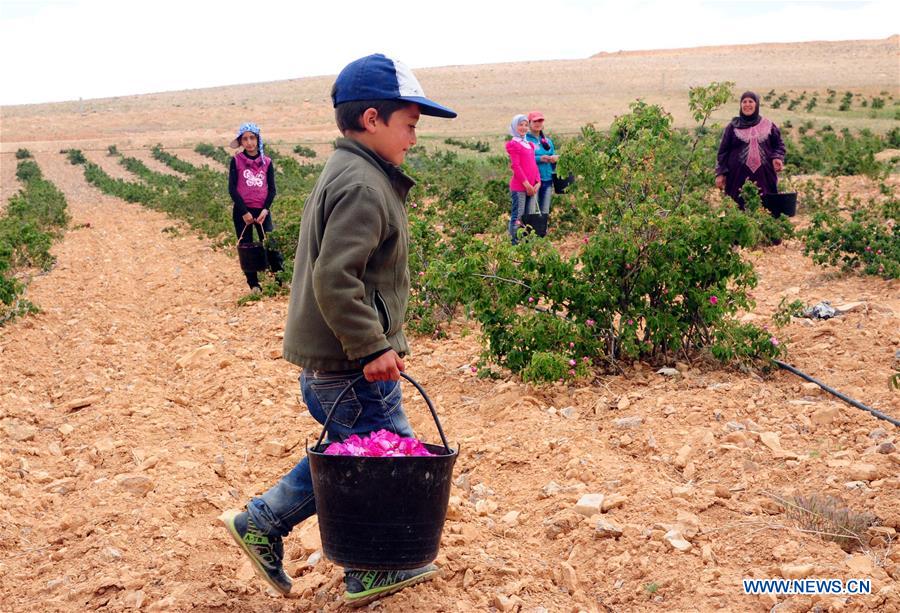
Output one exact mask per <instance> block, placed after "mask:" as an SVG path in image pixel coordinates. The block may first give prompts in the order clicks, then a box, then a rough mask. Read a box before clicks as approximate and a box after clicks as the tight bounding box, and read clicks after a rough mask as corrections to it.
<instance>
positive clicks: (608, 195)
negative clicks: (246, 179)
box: [110, 83, 894, 381]
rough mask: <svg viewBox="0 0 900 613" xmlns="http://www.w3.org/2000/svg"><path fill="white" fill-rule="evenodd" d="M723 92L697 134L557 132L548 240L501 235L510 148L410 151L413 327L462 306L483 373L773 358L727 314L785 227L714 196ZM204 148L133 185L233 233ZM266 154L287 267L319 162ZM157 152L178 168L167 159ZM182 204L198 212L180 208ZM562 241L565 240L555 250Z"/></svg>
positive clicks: (723, 87)
mask: <svg viewBox="0 0 900 613" xmlns="http://www.w3.org/2000/svg"><path fill="white" fill-rule="evenodd" d="M730 89H731V88H730V84H727V83H715V84H711V85H710V86H707V87H701V88H695V89H693V90H692V91H691V96H690V105H691V109H692V111H693V113H694V118H695V120H696V122H697V125H696V126H695V127H694V128H693V129H691V130H678V129H675V128H674V127H673V126H672V118H671V116H670V115H669V114H668V113H666V112H665V110H664V109H662V108H661V107H659V106H657V105H649V104H646V103H644V102H636V103H634V104H633V105H632V106H631V109H630V111H629V112H628V113H627V114H625V115H622V116H621V117H618V118H617V119H616V120H615V122H614V123H613V125H612V126H611V128H610V129H609V130H608V131H600V130H597V129H595V128H594V127H593V126H586V127H585V128H584V129H583V130H582V131H581V133H580V134H579V135H578V136H577V137H575V138H572V139H569V140H568V141H564V140H563V139H557V142H558V144H559V146H560V149H561V152H562V158H561V161H560V172H563V173H566V174H567V173H569V172H572V173H574V174H575V175H576V176H577V183H576V185H575V186H574V187H573V188H572V189H571V190H570V193H567V194H565V195H558V196H557V197H556V199H555V201H554V211H553V215H552V222H551V228H552V229H551V232H550V234H549V237H548V239H541V238H537V237H535V236H528V237H523V240H522V241H521V242H520V244H519V245H517V246H512V245H510V243H509V237H508V235H507V234H506V222H507V219H508V211H509V194H508V191H507V190H508V188H507V181H508V172H509V171H508V162H507V160H506V159H505V156H499V155H487V156H477V157H465V158H464V157H461V156H460V155H459V154H457V153H456V152H454V151H448V150H443V151H432V152H429V151H427V150H426V149H424V148H422V147H416V148H414V150H412V151H411V152H410V154H409V156H408V157H407V162H406V165H405V169H406V171H407V172H408V173H409V174H410V175H411V176H413V178H414V179H415V180H416V181H417V185H416V187H415V188H414V189H413V191H412V192H411V195H410V202H409V221H410V236H411V244H410V272H411V279H412V295H411V300H410V311H409V315H410V322H409V324H410V325H411V326H412V327H413V328H414V329H416V330H417V331H419V332H422V333H431V334H441V333H442V331H443V329H444V327H445V325H446V323H447V322H449V321H450V320H451V319H453V318H455V317H459V316H460V315H463V316H465V317H469V318H471V319H474V320H476V321H477V322H478V323H479V325H480V327H481V330H482V333H483V334H482V337H483V339H484V354H483V357H482V361H481V362H480V365H479V368H480V371H481V372H482V373H483V374H485V375H491V374H492V373H495V372H496V370H495V369H496V367H498V366H499V367H504V368H508V369H510V370H512V371H514V372H518V373H521V375H522V376H523V377H525V378H527V379H532V380H536V381H537V380H541V381H543V380H559V379H563V380H565V379H572V378H582V377H588V376H590V375H591V373H593V372H596V370H597V369H617V368H619V367H620V364H622V363H623V362H628V361H631V360H647V361H650V362H653V363H657V364H662V363H667V362H670V361H672V360H673V359H676V358H679V359H681V358H689V359H693V358H695V357H697V356H700V355H708V356H711V357H713V358H716V359H718V360H721V361H722V362H726V363H732V362H750V361H753V360H759V359H761V360H763V362H764V363H765V361H766V360H767V359H769V358H772V357H776V356H779V355H782V352H783V351H784V345H783V344H782V343H781V342H780V340H779V339H778V338H777V336H775V335H774V334H773V333H772V332H770V331H768V330H766V329H764V328H760V327H757V326H754V325H750V324H744V323H741V322H739V321H737V320H736V319H735V314H736V313H737V312H738V311H739V310H745V309H749V308H751V306H752V301H751V298H750V290H751V289H752V288H753V287H754V285H755V283H756V276H755V273H754V271H753V267H752V265H751V264H750V262H749V261H747V260H746V259H745V258H744V257H743V255H742V253H741V251H740V250H736V249H734V247H735V246H742V247H755V246H759V245H766V244H769V243H772V242H776V241H777V240H779V239H782V238H784V237H787V236H790V235H791V234H792V229H791V226H790V224H789V223H787V221H786V220H784V219H781V220H775V219H773V218H772V217H771V216H769V215H768V214H767V213H766V212H765V211H764V210H763V209H762V207H761V206H759V195H758V193H756V190H755V189H753V188H752V187H749V186H748V189H747V193H746V200H747V203H748V212H747V213H741V212H740V211H738V210H737V209H736V207H734V206H733V203H731V202H730V201H728V200H725V199H724V198H712V199H711V198H710V193H711V189H710V188H711V185H712V184H713V179H714V176H713V168H712V164H711V163H710V161H711V160H714V159H715V152H716V148H717V146H718V138H719V134H720V131H719V130H718V129H715V128H714V127H712V126H708V125H707V122H708V119H709V116H710V114H711V113H712V112H713V111H714V110H715V109H716V108H718V107H719V106H720V105H721V104H723V103H724V102H726V101H727V100H729V98H730V96H731V91H730ZM822 150H823V151H824V150H825V149H822ZM197 151H198V152H200V153H202V154H204V155H207V156H208V157H210V158H211V159H214V160H217V161H218V162H220V165H219V166H218V168H219V169H220V170H215V171H212V170H207V171H203V170H202V169H196V172H194V173H193V174H191V173H187V172H186V173H185V174H188V175H190V176H189V177H188V178H187V179H186V180H185V182H184V185H183V186H180V187H178V188H177V189H174V190H171V191H165V190H163V189H162V188H161V187H160V186H159V185H157V187H152V186H151V185H150V184H148V183H135V185H144V186H145V188H146V189H150V190H152V192H153V195H152V196H151V197H149V198H147V199H146V201H144V203H145V204H148V205H149V206H154V207H156V208H161V209H163V210H168V211H170V212H172V213H173V214H175V215H176V216H179V217H182V218H185V219H187V220H188V221H190V222H191V223H192V224H193V225H194V226H195V227H197V228H199V229H201V230H203V231H204V232H206V233H208V234H210V235H216V233H218V235H219V236H222V237H226V240H227V242H231V241H233V240H234V239H233V228H232V225H231V218H230V208H231V206H230V202H229V200H228V196H227V186H226V185H225V175H224V172H223V171H224V170H225V168H224V166H226V165H227V164H228V163H229V161H230V156H229V155H228V153H227V152H225V151H224V149H222V148H221V147H214V146H212V145H208V144H201V145H198V147H197ZM267 153H268V154H270V155H271V156H272V157H273V159H274V160H275V161H276V168H277V169H278V175H277V184H278V190H279V196H278V198H277V199H276V203H275V207H274V209H273V214H274V217H275V219H276V222H277V225H278V230H277V231H276V233H275V234H274V236H273V238H274V239H275V240H276V241H277V242H278V243H279V246H280V247H281V248H282V250H283V251H284V252H285V255H286V259H287V261H288V266H287V267H286V268H287V271H288V272H287V273H286V275H289V274H290V270H291V268H292V267H291V263H292V260H293V250H294V248H295V243H296V236H297V233H298V230H299V223H300V216H301V214H302V206H303V203H304V201H305V199H306V196H307V195H308V193H309V191H310V190H311V188H312V185H313V183H314V181H315V178H316V176H317V175H318V173H319V171H320V169H321V166H319V165H315V164H300V163H299V162H298V161H297V160H295V159H293V158H291V157H288V156H281V155H279V154H278V152H277V151H275V150H274V149H272V148H271V147H269V148H267ZM810 155H812V153H810ZM823 155H824V154H823ZM835 155H837V154H835ZM157 159H160V160H161V161H164V162H165V163H168V164H169V165H170V166H171V167H172V168H176V165H177V160H178V158H177V157H176V156H171V155H167V156H157ZM789 159H790V158H789ZM151 172H152V171H151ZM113 183H114V182H112V183H110V185H112V184H113ZM150 183H152V181H151V182H150ZM187 203H190V210H192V211H194V212H196V213H195V214H196V218H192V217H191V216H190V215H188V214H186V213H185V212H184V209H185V208H186V207H185V205H186V204H187ZM879 219H880V218H879ZM823 223H824V222H823ZM829 227H830V226H829ZM573 236H574V237H578V238H577V240H578V242H577V244H575V245H573V238H572V237H573ZM809 236H810V240H812V235H809ZM567 237H568V238H567ZM550 239H553V240H554V241H556V239H565V240H562V241H556V242H555V244H554V243H551V242H550ZM561 243H565V244H567V245H568V246H567V247H566V248H565V249H564V250H562V251H561V250H560V248H559V245H560V244H561ZM878 244H881V243H878ZM882 252H884V250H883V249H882ZM888 257H894V256H888ZM876 270H878V269H877V268H876ZM885 270H889V269H888V267H885ZM865 271H866V272H873V271H870V270H869V269H868V268H866V269H865ZM876 274H881V273H876ZM273 291H274V290H273Z"/></svg>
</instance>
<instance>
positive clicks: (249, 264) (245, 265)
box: [237, 222, 269, 272]
mask: <svg viewBox="0 0 900 613" xmlns="http://www.w3.org/2000/svg"><path fill="white" fill-rule="evenodd" d="M254 224H256V225H259V230H260V232H262V235H263V239H262V240H261V241H254V242H250V243H242V242H241V240H242V239H243V238H244V232H246V231H247V228H250V227H251V226H253V225H254ZM254 224H247V225H245V226H244V229H243V230H242V231H241V235H240V236H239V237H238V243H237V253H238V260H239V261H240V263H241V270H243V271H244V272H261V271H263V270H265V269H266V268H268V266H269V261H268V258H267V257H266V246H265V241H266V231H265V230H263V227H262V224H260V223H258V222H254ZM250 236H251V238H252V237H253V230H250Z"/></svg>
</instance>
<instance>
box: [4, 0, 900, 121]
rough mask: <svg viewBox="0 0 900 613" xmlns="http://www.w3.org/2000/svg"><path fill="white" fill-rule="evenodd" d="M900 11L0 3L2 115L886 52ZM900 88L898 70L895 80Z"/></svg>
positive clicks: (889, 6)
mask: <svg viewBox="0 0 900 613" xmlns="http://www.w3.org/2000/svg"><path fill="white" fill-rule="evenodd" d="M898 7H900V2H897V1H896V0H893V1H882V0H872V1H851V2H847V1H792V0H778V1H769V0H743V1H733V0H635V1H629V0H615V1H606V0H598V1H594V2H591V1H588V0H542V1H538V0H517V1H514V2H509V1H492V0H453V1H452V2H436V1H430V2H429V1H423V0H418V1H415V2H413V1H408V0H387V1H384V0H378V1H368V2H363V1H359V0H325V1H323V0H285V1H281V0H242V1H236V0H179V1H173V0H114V1H113V0H0V33H2V38H0V40H2V41H3V48H4V58H3V61H2V62H0V79H2V81H0V84H2V85H0V104H2V105H11V104H32V103H40V102H57V101H64V100H78V99H79V98H83V99H85V100H87V99H91V98H103V97H111V96H126V95H133V94H143V93H152V92H161V91H173V90H182V89H195V88H203V87H215V86H219V85H232V84H241V83H256V82H263V81H277V80H282V79H294V78H299V77H307V76H317V75H332V74H337V72H339V71H340V69H341V68H342V67H343V66H344V65H345V64H347V63H348V62H350V61H352V60H354V59H356V58H358V57H361V56H363V55H367V54H369V53H376V52H380V53H384V54H385V55H388V56H389V57H392V58H395V59H398V60H401V61H403V62H405V63H406V64H408V65H409V66H411V67H412V68H421V67H431V66H447V65H458V64H489V63H497V62H515V61H532V60H554V59H578V58H585V57H588V56H591V55H593V54H595V53H598V52H601V51H607V52H615V51H620V50H642V49H666V48H677V47H696V46H702V45H721V44H744V43H762V42H797V41H811V40H852V39H876V38H885V37H887V36H891V35H893V34H897V33H900V8H898ZM898 82H900V66H898Z"/></svg>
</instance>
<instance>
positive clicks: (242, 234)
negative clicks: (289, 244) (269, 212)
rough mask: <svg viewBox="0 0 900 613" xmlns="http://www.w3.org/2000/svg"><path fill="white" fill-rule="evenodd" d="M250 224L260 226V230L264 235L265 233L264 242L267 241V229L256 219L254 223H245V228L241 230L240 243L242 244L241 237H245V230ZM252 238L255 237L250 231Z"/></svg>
mask: <svg viewBox="0 0 900 613" xmlns="http://www.w3.org/2000/svg"><path fill="white" fill-rule="evenodd" d="M250 226H259V231H260V232H262V235H263V238H262V242H263V243H265V242H266V229H265V228H264V227H263V225H262V224H261V223H259V222H258V221H254V222H253V223H245V224H244V229H243V230H241V235H240V236H238V245H240V244H241V239H242V238H244V232H246V231H247V228H249V227H250ZM250 238H253V233H252V232H251V233H250Z"/></svg>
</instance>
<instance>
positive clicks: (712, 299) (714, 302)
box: [709, 296, 719, 306]
mask: <svg viewBox="0 0 900 613" xmlns="http://www.w3.org/2000/svg"><path fill="white" fill-rule="evenodd" d="M709 303H710V304H711V305H713V306H716V305H717V304H719V299H718V298H716V297H715V296H710V297H709Z"/></svg>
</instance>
